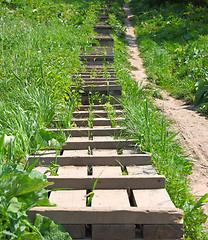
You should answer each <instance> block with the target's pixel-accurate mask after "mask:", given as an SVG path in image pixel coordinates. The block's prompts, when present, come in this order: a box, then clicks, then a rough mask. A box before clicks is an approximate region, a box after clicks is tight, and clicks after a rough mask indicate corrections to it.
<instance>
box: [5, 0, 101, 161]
mask: <svg viewBox="0 0 208 240" xmlns="http://www.w3.org/2000/svg"><path fill="white" fill-rule="evenodd" d="M0 4H1V8H0V14H1V16H2V17H1V19H0V31H1V34H0V46H1V47H0V135H3V134H4V133H6V134H7V135H9V136H14V137H15V138H14V139H15V140H14V143H13V149H14V154H13V156H14V157H13V158H14V159H16V158H18V156H22V155H24V156H26V155H27V154H31V153H32V152H34V151H35V148H37V147H38V144H37V141H38V138H39V135H38V134H39V130H41V129H44V128H47V127H50V125H51V122H52V121H53V120H54V119H59V120H61V121H62V122H63V124H64V127H65V128H67V127H70V124H71V118H72V111H73V109H74V107H75V106H76V105H77V104H78V101H79V99H78V96H76V97H74V96H75V94H73V93H72V92H71V85H72V83H73V82H72V76H73V75H74V73H76V72H77V71H78V70H79V69H80V67H81V61H80V59H79V54H80V53H81V52H82V51H83V50H85V49H86V48H88V47H90V46H91V41H92V40H91V39H90V37H89V36H93V35H94V31H93V27H94V24H95V22H96V21H98V9H99V8H100V5H101V2H100V1H91V2H88V1H82V0H80V1H73V0H71V1H50V0H46V1H37V0H30V1H19V0H12V1H3V2H2V1H1V3H0ZM66 100H67V102H66ZM18 159H19V158H18ZM22 160H23V159H22Z"/></svg>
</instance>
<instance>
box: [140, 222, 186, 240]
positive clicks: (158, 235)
mask: <svg viewBox="0 0 208 240" xmlns="http://www.w3.org/2000/svg"><path fill="white" fill-rule="evenodd" d="M183 234H184V231H183V224H172V225H170V224H167V225H146V224H145V225H143V237H144V239H164V240H165V239H181V238H183Z"/></svg>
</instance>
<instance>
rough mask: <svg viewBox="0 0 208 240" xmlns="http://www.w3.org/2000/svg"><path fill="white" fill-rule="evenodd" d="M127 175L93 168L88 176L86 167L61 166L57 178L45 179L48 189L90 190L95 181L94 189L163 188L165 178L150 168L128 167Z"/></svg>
mask: <svg viewBox="0 0 208 240" xmlns="http://www.w3.org/2000/svg"><path fill="white" fill-rule="evenodd" d="M126 168H127V171H128V175H122V171H121V167H118V166H93V167H92V174H91V175H89V174H88V167H84V166H62V167H59V169H58V172H57V174H58V176H50V175H49V174H47V179H48V181H50V182H53V183H54V185H51V186H49V189H56V188H72V189H92V188H93V185H94V184H95V181H96V179H97V178H98V181H97V183H96V189H160V188H165V177H164V176H162V175H157V174H156V172H155V170H154V169H153V168H152V167H151V166H148V165H147V166H136V167H134V166H128V167H126ZM47 169H48V167H37V168H36V169H35V170H37V171H39V172H41V173H44V172H45V171H46V170H47Z"/></svg>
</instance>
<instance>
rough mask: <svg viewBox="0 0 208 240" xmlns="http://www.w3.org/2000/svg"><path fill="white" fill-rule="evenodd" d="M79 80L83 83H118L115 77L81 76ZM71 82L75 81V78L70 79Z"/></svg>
mask: <svg viewBox="0 0 208 240" xmlns="http://www.w3.org/2000/svg"><path fill="white" fill-rule="evenodd" d="M81 79H83V80H85V81H118V78H117V77H111V76H109V77H94V78H93V77H90V76H82V77H81ZM72 80H73V81H76V80H77V79H76V77H73V78H72Z"/></svg>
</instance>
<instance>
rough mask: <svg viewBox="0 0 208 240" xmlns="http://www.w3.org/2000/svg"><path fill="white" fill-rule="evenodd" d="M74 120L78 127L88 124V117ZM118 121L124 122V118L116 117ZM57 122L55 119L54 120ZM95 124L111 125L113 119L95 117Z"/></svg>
mask: <svg viewBox="0 0 208 240" xmlns="http://www.w3.org/2000/svg"><path fill="white" fill-rule="evenodd" d="M72 121H73V122H74V123H75V124H76V126H77V127H86V126H88V120H87V119H86V118H81V119H72ZM116 121H117V122H118V123H119V122H122V121H124V118H121V117H119V118H116ZM53 122H55V121H53ZM93 126H111V121H110V119H108V118H94V119H93Z"/></svg>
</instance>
